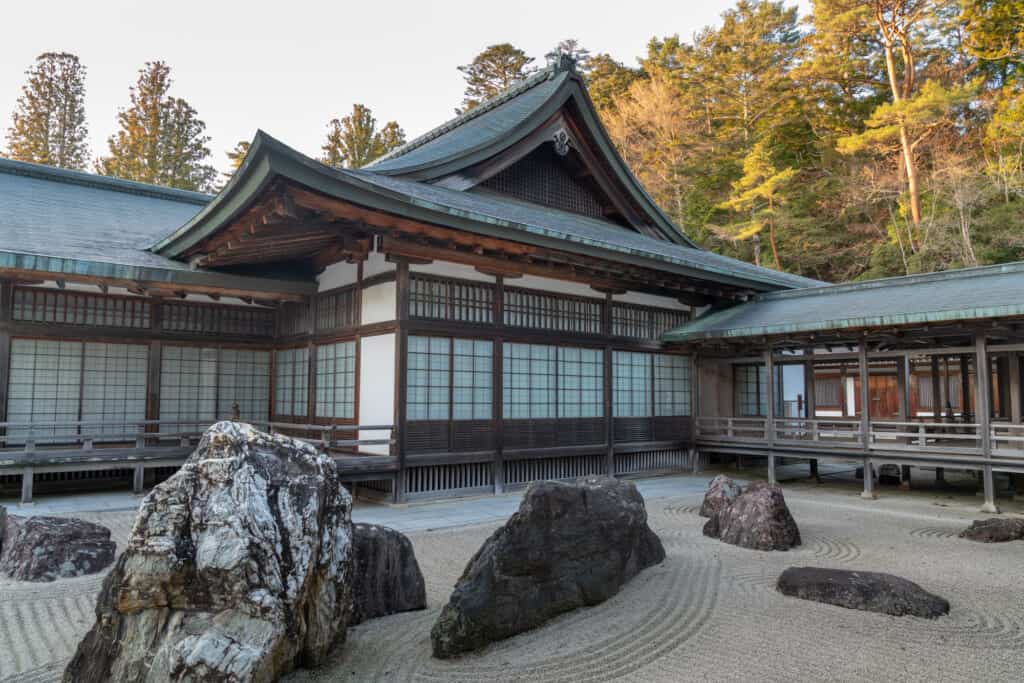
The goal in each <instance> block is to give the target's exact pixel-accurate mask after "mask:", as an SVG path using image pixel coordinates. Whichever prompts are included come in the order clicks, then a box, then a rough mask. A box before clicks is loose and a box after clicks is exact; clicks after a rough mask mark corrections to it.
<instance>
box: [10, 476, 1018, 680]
mask: <svg viewBox="0 0 1024 683" xmlns="http://www.w3.org/2000/svg"><path fill="white" fill-rule="evenodd" d="M787 498H788V499H789V504H790V507H791V509H792V511H793V514H794V516H795V517H796V519H797V522H798V523H799V524H800V530H801V535H802V537H803V545H802V546H800V547H798V548H795V549H793V550H791V551H789V552H782V553H760V552H754V551H748V550H744V549H741V548H735V547H732V546H728V545H725V544H722V543H720V542H718V541H716V540H712V539H707V538H704V537H703V536H702V535H701V527H702V526H703V524H704V521H705V520H704V519H703V518H701V517H699V516H697V514H696V513H697V511H698V510H699V504H700V500H699V498H697V497H693V496H689V497H685V498H679V499H673V500H657V501H650V502H649V504H648V510H649V515H650V521H651V525H652V527H653V528H654V529H655V530H656V531H657V532H658V534H659V535H660V536H661V538H662V541H663V543H664V545H665V549H666V552H667V555H668V557H667V559H666V561H665V562H664V563H663V564H662V565H660V566H658V567H654V568H652V569H649V570H647V571H645V572H643V573H641V574H640V575H639V576H638V577H636V578H635V579H634V580H633V581H631V582H630V583H629V584H627V585H626V586H625V587H624V588H623V590H622V591H621V592H620V593H619V594H618V595H616V596H615V597H613V598H612V599H611V600H609V601H607V602H606V603H604V604H602V605H598V606H596V607H592V608H587V609H582V610H578V611H576V612H573V613H570V614H566V615H562V616H561V617H559V618H557V619H555V620H553V621H552V622H550V623H549V624H547V625H546V626H544V627H542V628H540V629H537V630H535V631H532V632H529V633H524V634H521V635H519V636H516V637H514V638H510V639H508V640H506V641H504V642H501V643H496V644H494V645H492V646H490V647H488V648H487V649H485V650H483V651H482V652H479V653H476V654H473V655H469V656H465V657H462V658H459V659H455V660H446V661H439V660H435V659H433V658H432V657H431V656H430V627H431V626H432V624H433V622H434V620H435V619H436V617H437V614H438V612H439V611H440V608H441V606H442V605H443V604H444V602H445V601H446V600H447V598H448V595H449V593H450V592H451V589H452V586H453V585H454V583H455V581H456V580H457V579H458V576H459V574H460V573H461V571H462V569H463V567H464V566H465V564H466V562H467V561H468V560H469V558H470V557H471V556H472V554H473V553H474V552H475V551H476V549H477V548H478V547H479V546H480V545H481V544H482V543H483V541H484V540H485V539H486V538H487V536H488V535H489V534H490V533H491V532H492V531H493V530H494V528H495V526H496V525H494V524H488V525H477V526H468V527H460V528H454V529H442V530H435V531H423V532H416V533H412V534H410V538H411V539H412V541H413V544H414V545H415V548H416V553H417V556H418V557H419V559H420V563H421V566H422V568H423V573H424V576H425V578H426V581H427V597H428V604H429V608H428V609H427V610H424V611H422V612H413V613H407V614H399V615H395V616H391V617H386V618H383V619H377V620H373V621H370V622H367V623H365V624H361V625H360V626H357V627H355V628H353V629H351V630H350V631H349V634H348V642H347V643H346V644H345V646H344V647H343V648H339V649H338V650H337V651H336V652H335V653H334V655H333V656H332V657H331V659H330V660H329V661H328V662H327V664H326V666H324V667H322V668H321V669H319V670H317V671H299V672H295V673H294V674H292V675H291V676H289V677H288V680H290V681H339V680H351V681H383V680H387V681H456V682H468V681H486V682H488V683H497V682H501V681H513V680H517V681H518V680H524V681H554V682H559V681H564V682H568V681H574V682H575V681H610V680H629V681H689V680H713V681H719V680H726V681H727V680H743V681H749V680H751V679H755V680H763V681H793V680H829V681H861V680H862V681H877V680H889V679H893V678H900V679H901V683H903V681H934V680H986V681H990V682H991V681H1004V680H1005V681H1011V680H1019V677H1020V672H1021V671H1022V670H1024V597H1022V595H1024V593H1022V591H1021V588H1020V577H1021V576H1022V574H1024V572H1022V569H1024V543H1016V544H1014V543H1010V544H976V543H971V542H969V541H963V540H961V539H958V538H955V537H954V534H955V533H956V531H958V530H959V529H960V528H963V526H966V524H967V522H968V520H969V519H970V517H969V516H968V515H962V519H960V518H958V517H956V515H953V517H954V518H953V519H950V513H946V514H945V518H944V519H938V518H936V519H935V521H934V522H929V518H928V517H927V514H920V511H919V512H918V513H917V514H900V513H897V512H893V511H887V509H886V508H885V507H884V505H881V504H879V503H868V502H865V503H863V504H862V507H858V505H857V504H853V505H851V504H850V503H849V500H850V499H849V497H844V496H839V495H836V494H834V493H830V492H824V491H822V492H820V493H815V494H811V495H801V494H796V495H792V496H787ZM83 517H86V518H88V519H90V520H92V521H97V522H99V523H101V524H107V525H108V526H110V527H111V528H112V529H113V530H114V536H115V539H116V540H117V541H118V543H119V545H123V542H124V539H125V538H126V537H127V534H128V529H129V528H130V524H131V520H132V516H131V515H130V514H126V513H107V514H105V515H91V516H86V515H83ZM792 565H817V566H825V567H836V568H849V569H864V570H873V571H887V572H891V573H895V574H899V575H901V576H905V577H907V578H909V579H911V580H913V581H917V582H918V583H921V584H922V585H923V586H924V587H925V588H927V589H928V590H931V591H933V592H936V593H939V594H940V595H943V596H944V597H946V598H948V599H949V600H950V602H951V603H952V609H951V612H950V614H949V615H948V616H946V617H942V618H940V619H936V620H923V619H914V618H895V617H888V616H884V615H877V614H869V613H864V612H855V611H851V610H844V609H842V608H839V607H833V606H830V605H821V604H817V603H810V602H805V601H800V600H796V599H793V598H787V597H783V596H781V595H779V594H778V593H776V592H775V581H776V579H777V577H778V575H779V573H780V572H781V571H782V570H783V569H785V568H786V567H788V566H792ZM100 580H101V579H100V578H99V577H86V578H82V579H74V580H66V581H60V582H57V583H53V584H35V585H28V584H18V583H15V582H6V583H3V582H0V643H11V646H10V647H0V680H3V681H18V682H21V683H36V682H42V681H54V680H58V679H59V678H60V675H61V672H62V669H63V665H64V663H65V662H66V661H67V659H68V657H70V655H71V653H72V651H73V649H74V647H75V644H76V643H77V641H78V639H79V638H80V637H81V635H82V634H83V633H84V632H85V630H86V629H87V628H88V627H89V625H90V624H91V622H92V618H93V617H92V604H93V601H94V600H95V594H96V591H97V590H98V588H99V584H100Z"/></svg>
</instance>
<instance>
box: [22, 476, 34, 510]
mask: <svg viewBox="0 0 1024 683" xmlns="http://www.w3.org/2000/svg"><path fill="white" fill-rule="evenodd" d="M34 476H35V475H34V472H33V470H32V468H31V467H24V468H22V470H21V504H22V505H26V506H27V505H32V504H33V503H32V483H33V479H34Z"/></svg>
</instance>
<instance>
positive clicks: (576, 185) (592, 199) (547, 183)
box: [480, 145, 605, 219]
mask: <svg viewBox="0 0 1024 683" xmlns="http://www.w3.org/2000/svg"><path fill="white" fill-rule="evenodd" d="M480 186H481V187H483V188H487V189H489V190H493V191H495V192H500V193H502V194H507V195H510V196H512V197H516V198H518V199H523V200H525V201H528V202H530V203H533V204H542V205H544V206H550V207H553V208H556V209H562V210H563V211H571V212H572V213H578V214H583V215H584V216H591V217H593V218H601V219H604V218H605V211H604V203H603V202H602V201H601V200H600V199H599V198H598V197H597V196H595V194H594V193H593V192H591V191H590V190H589V189H588V188H587V187H586V186H584V185H583V184H582V183H581V182H580V181H578V180H577V179H576V178H575V177H574V176H573V174H572V172H570V170H569V169H568V168H567V167H566V162H565V160H564V159H563V158H561V157H559V156H557V155H556V154H555V153H554V151H553V147H552V145H541V146H540V147H538V148H537V149H536V150H534V151H533V152H531V153H530V154H528V155H527V156H525V157H524V158H523V159H521V160H519V161H518V162H516V163H515V164H512V165H511V166H509V167H508V168H506V169H504V170H502V171H501V172H500V173H498V174H496V175H494V176H492V177H491V178H489V179H487V180H486V181H484V182H483V183H481V184H480Z"/></svg>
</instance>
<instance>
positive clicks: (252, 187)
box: [152, 131, 821, 291]
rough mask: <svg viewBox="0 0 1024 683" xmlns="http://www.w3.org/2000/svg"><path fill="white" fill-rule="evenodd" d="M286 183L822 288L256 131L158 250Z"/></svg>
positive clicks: (746, 277) (605, 251) (187, 245)
mask: <svg viewBox="0 0 1024 683" xmlns="http://www.w3.org/2000/svg"><path fill="white" fill-rule="evenodd" d="M277 179H284V180H287V181H291V182H294V183H297V184H299V185H303V186H305V187H307V188H310V189H312V190H315V191H317V192H319V193H321V194H323V195H325V196H328V197H332V198H336V199H340V200H343V201H347V202H351V203H353V204H356V205H358V206H361V207H365V208H368V209H373V210H379V211H382V212H386V213H389V214H393V215H397V216H403V217H407V218H411V219H414V220H419V221H422V222H424V223H430V224H434V225H442V226H446V227H453V228H456V229H460V230H464V231H466V232H470V233H476V234H480V235H486V236H489V237H497V238H500V239H507V240H513V241H519V242H522V243H526V244H531V245H536V246H541V247H548V248H553V249H562V250H566V249H572V250H573V251H575V252H578V253H581V254H587V255H591V256H596V257H598V258H603V259H607V260H611V261H618V262H623V263H629V264H632V265H640V266H646V267H650V268H655V269H657V270H660V271H663V272H673V273H676V274H678V275H680V276H685V277H693V278H699V279H703V280H710V281H713V282H719V283H723V284H730V285H735V286H740V287H746V288H750V289H754V290H755V291H765V290H773V289H780V288H790V287H809V286H816V285H820V284H821V283H820V282H818V281H817V280H811V279H808V278H804V277H800V276H797V275H790V274H788V273H781V272H778V271H774V270H768V269H766V268H759V267H757V266H753V265H751V264H749V263H746V262H743V261H739V260H736V259H731V258H728V257H726V256H721V255H718V254H713V253H711V252H707V251H703V250H701V249H697V248H694V247H689V246H685V245H681V244H673V243H671V242H666V241H664V240H659V239H656V238H652V237H647V236H644V235H641V234H639V233H637V232H634V231H632V230H629V229H627V228H623V227H622V226H619V225H616V224H614V223H610V222H608V221H603V220H599V219H595V218H588V217H585V216H580V215H578V214H574V213H568V212H565V211H559V210H556V209H550V208H546V207H543V206H538V205H535V204H529V203H527V202H522V201H519V200H515V199H510V198H506V197H502V196H497V195H491V194H482V193H470V192H460V191H457V190H451V189H448V188H444V187H438V186H435V185H430V184H427V183H421V182H415V181H410V180H405V179H402V178H396V177H388V176H384V175H380V174H377V173H373V172H370V171H367V170H362V171H353V170H346V169H337V168H332V167H330V166H326V165H324V164H321V163H319V162H318V161H315V160H313V159H310V158H309V157H306V156H304V155H303V154H301V153H299V152H297V151H296V150H294V149H291V148H290V147H288V146H286V145H284V144H283V143H281V142H279V141H278V140H275V139H274V138H272V137H271V136H269V135H267V134H266V133H263V132H262V131H261V132H258V133H257V134H256V137H255V138H254V139H253V142H252V144H251V146H250V148H249V153H248V154H247V155H246V159H245V162H244V163H243V164H242V166H241V168H239V170H238V172H236V173H235V176H234V177H233V178H232V179H231V181H230V182H229V183H228V185H227V186H226V187H225V188H224V190H223V191H222V192H221V193H220V194H219V195H217V197H216V198H214V200H213V201H211V202H210V203H209V204H208V205H207V206H206V207H205V208H204V209H203V210H202V211H200V212H199V213H198V214H197V215H196V216H195V217H193V218H192V220H190V221H189V222H188V223H186V224H185V225H184V226H182V227H181V228H180V229H179V230H177V231H176V232H174V233H173V234H171V235H170V236H168V237H166V238H165V239H163V240H160V241H159V242H158V243H157V244H155V245H153V247H152V249H153V250H154V251H155V252H157V253H159V254H163V255H165V256H170V257H180V256H181V255H183V254H184V253H186V252H187V251H188V250H189V249H191V248H192V247H194V246H196V245H198V244H199V243H200V242H202V241H203V240H204V239H206V238H207V237H210V236H212V235H214V234H216V233H217V232H218V231H219V230H221V229H222V228H224V227H226V226H228V225H229V224H230V223H231V221H232V220H233V219H234V218H236V217H237V216H239V215H240V214H241V213H242V212H243V211H244V210H245V209H247V208H248V207H249V206H250V205H251V204H252V203H253V202H254V201H255V200H256V199H257V198H258V197H259V195H260V193H261V192H262V190H263V189H264V188H266V187H267V186H268V185H269V184H270V183H271V182H273V181H274V180H277Z"/></svg>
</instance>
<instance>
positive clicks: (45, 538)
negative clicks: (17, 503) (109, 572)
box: [0, 514, 116, 581]
mask: <svg viewBox="0 0 1024 683" xmlns="http://www.w3.org/2000/svg"><path fill="white" fill-rule="evenodd" d="M2 516H3V517H4V530H3V533H2V534H0V540H2V546H0V548H2V550H0V574H3V575H4V576H8V577H10V578H12V579H17V580H19V581H56V580H57V579H67V578H73V577H76V576H86V575H87V574H95V573H97V572H100V571H103V570H104V569H106V568H107V567H109V566H110V564H111V563H112V562H113V561H114V552H115V550H116V544H115V543H114V542H113V541H112V540H110V529H108V528H106V527H104V526H100V525H99V524H93V523H92V522H86V521H84V520H81V519H74V518H72V517H18V516H15V515H7V514H4V515H2Z"/></svg>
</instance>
